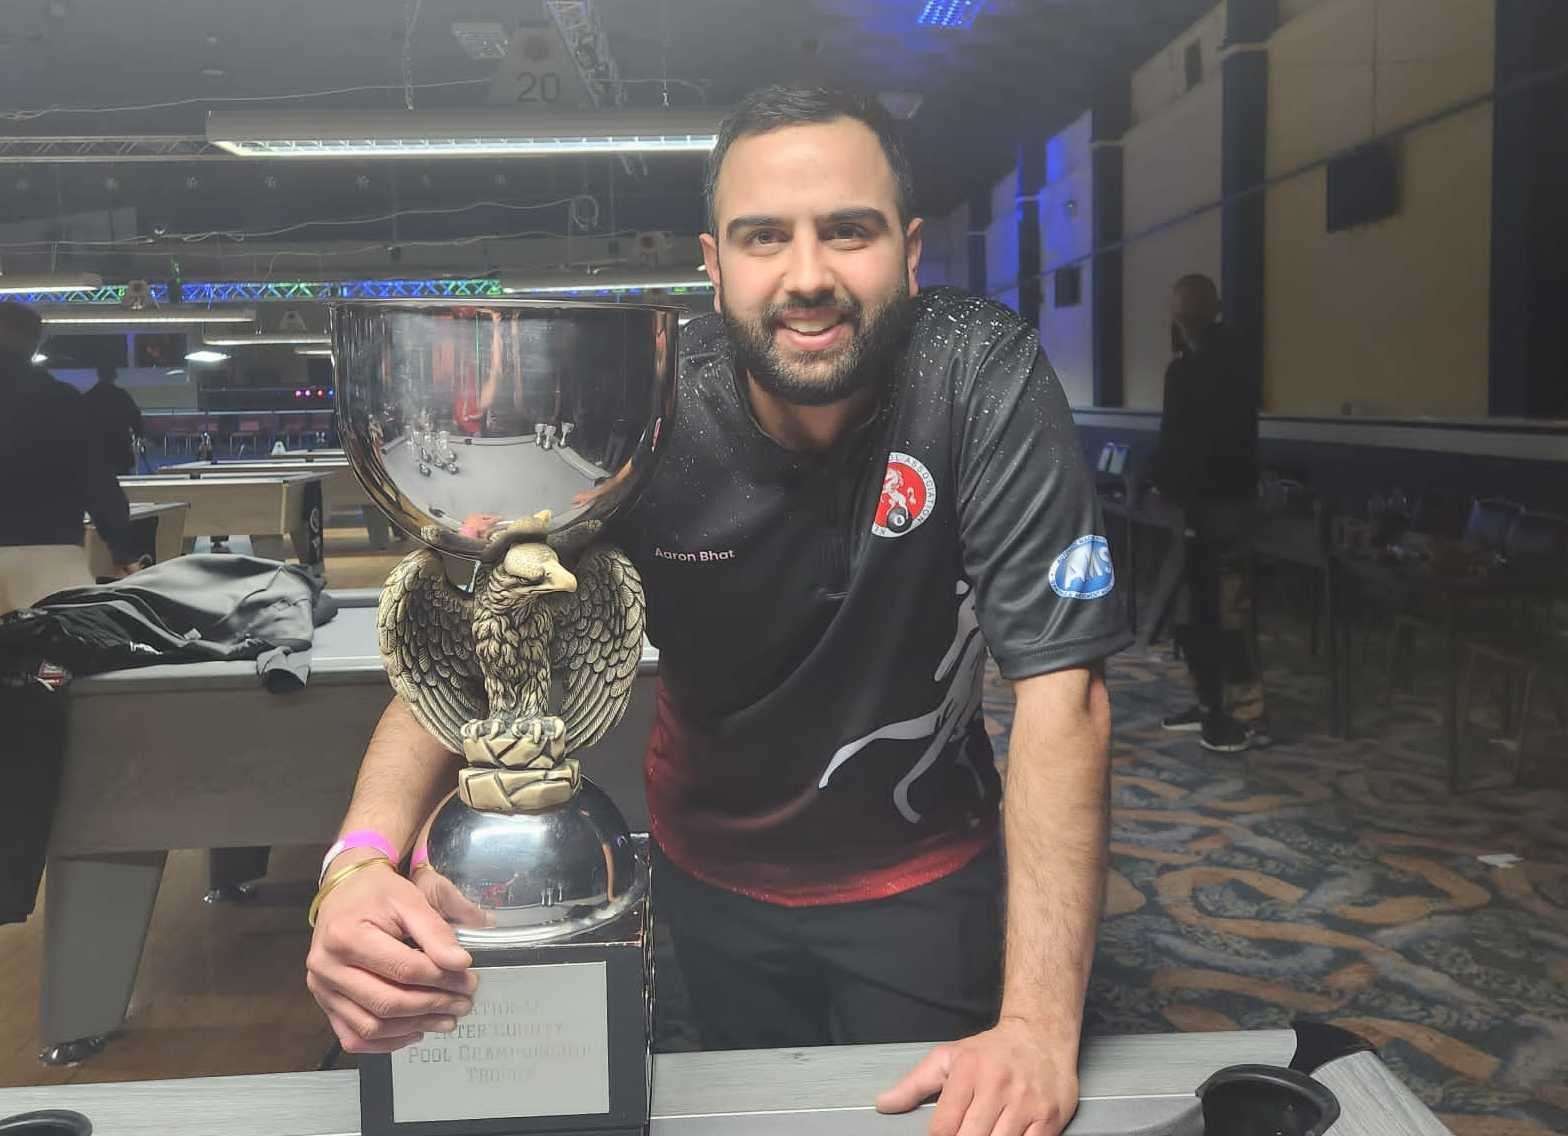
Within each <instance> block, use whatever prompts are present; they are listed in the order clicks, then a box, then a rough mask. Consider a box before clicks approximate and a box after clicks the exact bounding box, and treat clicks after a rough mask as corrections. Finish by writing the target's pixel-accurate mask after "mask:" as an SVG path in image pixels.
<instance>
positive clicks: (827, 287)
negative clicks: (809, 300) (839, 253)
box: [780, 233, 834, 297]
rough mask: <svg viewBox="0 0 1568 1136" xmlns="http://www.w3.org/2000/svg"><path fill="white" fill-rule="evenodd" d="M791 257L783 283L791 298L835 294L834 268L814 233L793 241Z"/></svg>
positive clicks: (789, 254) (790, 246) (790, 251)
mask: <svg viewBox="0 0 1568 1136" xmlns="http://www.w3.org/2000/svg"><path fill="white" fill-rule="evenodd" d="M788 256H789V263H788V264H787V265H786V266H785V269H784V279H783V280H782V281H780V283H781V285H782V286H783V289H784V291H785V292H787V293H788V294H790V295H792V296H809V297H818V296H823V295H827V296H831V295H833V292H834V288H833V284H834V279H833V269H832V266H831V265H830V264H829V263H828V258H827V255H826V253H825V250H824V249H823V247H822V242H821V241H819V240H817V237H816V234H815V233H812V234H810V235H807V236H798V237H796V238H795V239H793V240H791V241H790V243H789V253H788Z"/></svg>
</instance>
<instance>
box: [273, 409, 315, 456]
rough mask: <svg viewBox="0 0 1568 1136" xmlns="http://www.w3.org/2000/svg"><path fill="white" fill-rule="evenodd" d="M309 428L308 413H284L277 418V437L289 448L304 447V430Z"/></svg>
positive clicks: (297, 448) (299, 448)
mask: <svg viewBox="0 0 1568 1136" xmlns="http://www.w3.org/2000/svg"><path fill="white" fill-rule="evenodd" d="M309 429H310V416H309V415H308V414H284V415H281V416H280V417H279V418H278V437H280V438H282V439H283V444H284V446H286V447H287V448H288V449H291V450H302V449H304V448H305V432H306V431H307V430H309Z"/></svg>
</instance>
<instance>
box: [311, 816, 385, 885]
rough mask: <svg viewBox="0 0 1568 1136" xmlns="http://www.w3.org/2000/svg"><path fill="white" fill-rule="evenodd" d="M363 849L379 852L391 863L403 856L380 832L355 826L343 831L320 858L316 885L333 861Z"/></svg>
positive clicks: (346, 861) (345, 861)
mask: <svg viewBox="0 0 1568 1136" xmlns="http://www.w3.org/2000/svg"><path fill="white" fill-rule="evenodd" d="M365 849H369V850H372V851H374V852H377V853H379V854H380V855H381V856H383V857H385V858H386V859H387V860H390V861H391V862H392V863H393V864H396V863H397V862H398V861H399V860H401V859H402V858H403V854H402V852H401V851H399V849H398V847H397V845H396V844H394V843H393V842H392V841H391V840H390V839H388V838H387V837H386V836H385V835H383V834H382V833H380V832H378V831H376V830H375V829H373V828H356V829H354V830H353V831H351V832H345V833H343V834H342V835H341V836H340V837H338V839H337V842H336V843H334V844H333V845H332V847H331V848H328V849H327V854H326V855H325V856H323V857H322V860H321V874H320V875H319V876H317V877H316V883H317V885H318V886H319V885H320V883H321V881H322V880H324V879H326V878H327V871H328V869H330V868H331V867H332V865H333V863H334V862H335V861H338V860H339V859H340V858H341V857H342V856H344V855H346V854H347V853H348V852H350V851H360V850H365ZM342 863H344V864H347V863H350V861H348V860H343V861H342Z"/></svg>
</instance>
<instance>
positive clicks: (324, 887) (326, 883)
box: [305, 856, 392, 927]
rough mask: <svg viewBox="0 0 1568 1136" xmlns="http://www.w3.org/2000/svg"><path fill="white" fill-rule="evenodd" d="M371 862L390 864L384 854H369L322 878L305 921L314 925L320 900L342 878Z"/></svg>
mask: <svg viewBox="0 0 1568 1136" xmlns="http://www.w3.org/2000/svg"><path fill="white" fill-rule="evenodd" d="M372 864H385V865H386V866H387V867H389V868H390V867H391V866H392V861H391V860H388V859H387V858H386V857H385V856H370V857H367V858H366V859H364V860H355V861H354V862H353V863H352V864H350V865H349V866H348V867H346V868H339V869H338V870H337V871H335V872H333V873H332V874H331V875H330V876H328V877H327V878H326V879H324V880H322V881H321V886H320V887H319V888H317V889H316V898H315V899H313V900H311V901H310V911H309V912H308V913H307V914H306V915H305V921H306V922H308V923H309V924H310V925H311V926H312V927H314V926H315V925H316V914H317V913H318V912H319V911H320V910H321V901H322V900H324V899H326V898H327V896H329V895H331V894H332V889H333V888H335V887H337V886H338V885H339V884H340V883H342V882H343V881H344V880H346V879H348V878H349V877H350V876H352V875H353V874H354V873H355V872H357V871H360V870H361V869H363V868H368V867H370V866H371V865H372Z"/></svg>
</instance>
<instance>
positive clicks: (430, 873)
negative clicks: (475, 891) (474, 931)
mask: <svg viewBox="0 0 1568 1136" xmlns="http://www.w3.org/2000/svg"><path fill="white" fill-rule="evenodd" d="M414 882H415V884H416V885H417V886H418V887H419V890H420V892H422V893H423V894H424V897H425V899H427V900H428V901H429V902H430V906H431V907H433V908H434V909H435V910H436V912H437V913H439V914H440V915H441V917H442V918H443V919H445V920H447V921H448V922H449V923H455V924H456V925H457V926H459V927H493V926H495V915H494V913H493V912H489V911H486V910H485V909H484V908H482V907H480V906H479V905H478V904H477V903H475V902H474V901H473V900H471V899H469V898H468V897H467V896H466V895H464V894H463V893H462V892H460V891H458V890H457V886H456V885H455V884H453V883H452V881H451V880H449V879H447V878H446V877H445V876H443V875H442V874H441V873H440V872H438V871H436V870H435V869H434V868H429V867H427V868H422V869H421V870H419V871H418V872H416V873H415V874H414Z"/></svg>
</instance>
